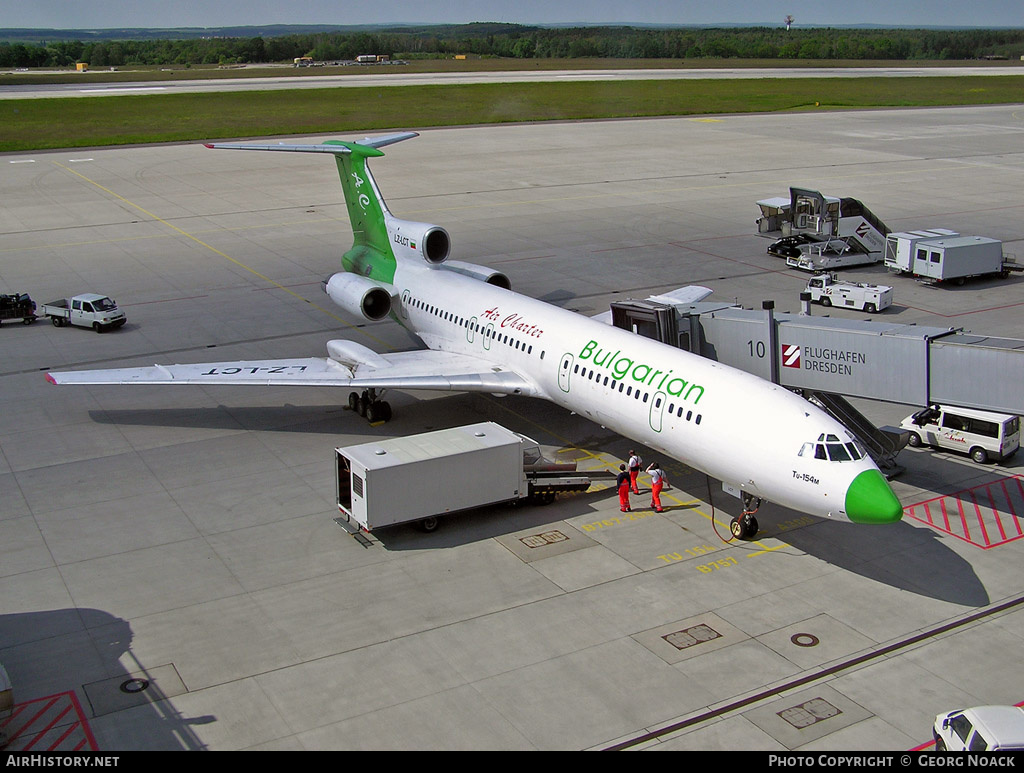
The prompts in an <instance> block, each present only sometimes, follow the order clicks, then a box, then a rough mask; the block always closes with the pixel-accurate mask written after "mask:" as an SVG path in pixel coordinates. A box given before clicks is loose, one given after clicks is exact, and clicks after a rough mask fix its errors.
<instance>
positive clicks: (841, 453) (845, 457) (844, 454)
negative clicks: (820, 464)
mask: <svg viewBox="0 0 1024 773" xmlns="http://www.w3.org/2000/svg"><path fill="white" fill-rule="evenodd" d="M830 437H831V436H830ZM828 458H829V459H830V460H832V461H833V462H848V461H850V452H849V451H847V450H846V446H844V445H843V444H842V443H829V444H828Z"/></svg>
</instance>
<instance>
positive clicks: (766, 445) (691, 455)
mask: <svg viewBox="0 0 1024 773" xmlns="http://www.w3.org/2000/svg"><path fill="white" fill-rule="evenodd" d="M394 285H395V288H396V290H397V295H398V298H399V303H398V304H397V306H396V309H395V312H394V313H395V315H396V317H397V318H398V319H399V321H400V322H401V323H402V324H403V325H405V326H406V327H407V328H409V329H410V330H411V331H412V332H414V333H416V334H417V335H418V336H419V337H420V338H421V339H422V340H423V342H424V343H425V344H426V345H427V346H428V347H429V348H431V349H438V350H443V351H450V352H456V353H461V354H471V355H475V356H476V357H480V358H483V359H486V360H489V361H491V362H493V363H494V364H495V367H496V368H502V369H504V368H508V369H512V370H514V371H515V372H517V373H519V374H521V375H523V376H524V377H526V378H527V379H529V380H530V381H532V382H533V383H535V384H536V388H537V392H536V396H539V397H544V398H546V399H549V400H551V401H553V402H555V403H557V404H558V405H561V406H563V407H565V408H567V409H569V410H572V411H576V412H578V413H580V414H582V415H584V416H587V417H588V418H590V419H591V420H593V421H595V422H597V423H599V424H601V425H604V426H607V427H609V428H611V429H613V430H614V431H616V432H618V433H620V434H622V435H625V436H628V437H630V438H632V439H634V440H636V441H637V442H638V443H642V444H644V445H645V446H647V447H649V448H651V449H654V450H656V451H657V452H659V453H663V454H665V455H666V456H670V457H672V458H674V459H677V460H679V461H681V462H683V463H685V464H687V465H689V466H691V467H693V468H695V469H698V470H700V471H702V472H704V473H706V474H708V475H710V476H712V477H714V478H717V479H719V480H721V481H724V482H727V483H731V484H733V485H735V486H738V487H739V488H741V489H742V490H743V491H745V492H747V493H749V494H750V495H752V496H754V497H759V498H765V499H769V500H771V501H774V502H776V503H778V504H782V505H786V506H789V507H792V508H794V509H797V510H800V511H802V512H807V513H812V514H815V515H819V516H824V517H834V518H841V519H845V517H846V513H845V511H844V506H845V505H844V497H845V495H846V492H847V489H848V488H849V486H850V483H851V481H853V479H854V478H856V477H857V476H858V475H859V474H860V473H861V472H863V471H864V470H869V469H875V470H877V467H876V466H875V465H874V463H873V462H872V461H871V460H870V458H868V457H866V456H862V457H861V458H856V459H850V460H849V461H841V462H837V461H829V460H828V459H827V458H825V459H823V458H815V454H814V452H813V448H814V445H815V444H816V443H818V442H819V441H820V442H824V441H825V438H826V437H827V436H833V437H834V438H835V439H836V440H840V439H841V440H842V442H847V443H852V436H851V435H850V434H849V432H848V431H847V430H846V429H845V428H844V427H843V426H842V425H841V424H840V423H839V422H837V421H836V420H835V419H833V418H832V417H830V416H828V415H827V414H825V413H824V412H822V411H821V410H820V409H818V408H817V407H816V406H814V405H812V404H810V403H808V402H807V401H806V400H804V399H802V398H800V397H799V396H797V395H794V394H793V393H791V392H789V391H788V390H786V389H784V388H782V387H779V386H777V385H775V384H771V383H769V382H767V381H764V380H763V379H759V378H757V377H755V376H753V375H750V374H748V373H745V372H743V371H739V370H736V369H734V368H731V367H728V366H725V365H721V364H719V363H716V362H713V361H711V360H708V359H705V358H703V357H700V356H697V355H695V354H692V353H690V352H686V351H683V350H680V349H677V348H674V347H671V346H668V345H666V344H662V343H659V342H657V341H653V340H650V339H647V338H643V337H642V336H639V335H636V334H634V333H631V332H629V331H626V330H621V329H618V328H615V327H612V326H610V325H606V324H604V323H602V322H599V321H597V320H594V319H590V318H588V317H584V316H582V315H579V314H576V313H574V312H570V311H566V310H564V309H560V308H558V307H556V306H552V305H550V304H547V303H544V302H542V301H538V300H535V299H532V298H529V297H526V296H523V295H520V294H518V293H514V292H511V291H508V290H503V289H501V288H498V287H493V286H491V285H488V284H485V283H483V282H480V281H477V280H474V279H471V278H468V277H465V276H462V275H459V274H456V273H454V272H450V271H445V270H443V269H441V268H438V267H433V266H427V265H426V264H417V263H408V262H404V261H400V263H399V267H398V270H397V271H396V274H395V280H394ZM808 444H810V445H809V446H808ZM808 448H810V449H811V450H810V452H808ZM801 452H803V453H801ZM819 453H820V452H819Z"/></svg>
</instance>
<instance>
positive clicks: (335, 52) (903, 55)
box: [0, 24, 1024, 67]
mask: <svg viewBox="0 0 1024 773" xmlns="http://www.w3.org/2000/svg"><path fill="white" fill-rule="evenodd" d="M165 34H172V33H165ZM361 54H385V55H388V56H391V57H392V58H395V59H419V58H435V57H451V56H454V55H456V54H465V55H471V56H481V57H509V58H518V59H549V58H559V59H572V58H581V57H588V58H607V59H707V58H716V59H720V58H721V59H811V60H813V59H852V60H872V59H876V60H882V59H884V60H967V59H980V58H986V57H989V58H1002V57H1005V58H1010V59H1019V58H1020V56H1021V55H1024V30H1019V29H989V30H986V29H948V30H947V29H846V28H843V29H833V28H809V29H801V28H793V29H790V30H786V29H784V28H782V27H779V28H771V27H752V28H717V29H716V28H692V27H688V28H674V29H667V28H637V27H581V28H572V29H551V28H540V27H528V26H520V25H506V24H468V25H457V26H450V27H449V26H437V27H433V26H431V27H422V28H401V29H394V30H380V31H373V32H367V31H360V32H322V33H305V34H287V35H280V36H267V37H264V36H255V37H252V36H249V37H204V38H194V37H193V38H180V39H176V38H172V37H163V38H158V39H147V40H138V39H123V40H117V39H111V40H106V39H104V40H85V41H83V40H62V41H56V42H43V43H25V42H0V67H69V66H73V65H74V64H75V63H76V62H87V63H89V64H90V65H91V66H93V67H121V66H126V65H164V66H168V65H186V66H188V65H209V64H259V63H271V62H291V61H292V60H293V59H295V58H296V57H300V56H311V57H312V58H313V59H315V60H317V61H338V60H350V59H355V57H357V56H359V55H361Z"/></svg>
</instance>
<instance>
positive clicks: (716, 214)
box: [0, 105, 1024, 752]
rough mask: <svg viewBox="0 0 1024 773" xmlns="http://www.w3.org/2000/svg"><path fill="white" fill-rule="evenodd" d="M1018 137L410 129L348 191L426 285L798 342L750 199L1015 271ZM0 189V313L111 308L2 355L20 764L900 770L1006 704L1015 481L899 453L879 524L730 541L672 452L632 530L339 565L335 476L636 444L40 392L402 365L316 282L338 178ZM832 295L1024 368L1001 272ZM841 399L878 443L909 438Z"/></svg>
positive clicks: (936, 455) (81, 157)
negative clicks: (999, 254) (286, 758)
mask: <svg viewBox="0 0 1024 773" xmlns="http://www.w3.org/2000/svg"><path fill="white" fill-rule="evenodd" d="M399 128H409V127H399ZM359 136H362V135H359ZM1022 137H1024V107H1022V106H1018V105H1010V106H995V107H984V108H953V109H921V110H873V111H863V112H828V113H820V114H818V113H805V114H784V115H746V116H722V117H709V116H704V117H700V118H666V119H648V120H635V121H628V120H627V121H604V122H593V123H572V124H537V125H516V126H495V127H487V128H456V129H442V130H429V131H424V132H423V135H422V136H421V137H420V138H418V139H415V140H412V141H409V142H405V143H402V144H401V145H397V146H393V147H390V148H387V149H386V153H387V155H386V157H385V158H381V159H376V160H374V162H373V169H374V174H375V176H376V178H377V181H378V183H379V185H380V187H381V190H382V191H383V193H384V195H385V197H386V198H387V200H388V203H389V205H390V208H391V209H392V211H393V212H394V213H395V214H396V215H397V216H399V217H403V218H407V219H412V220H418V221H427V222H434V223H438V224H440V225H443V226H444V227H445V228H447V229H448V230H449V232H450V233H451V235H452V239H453V244H454V254H453V257H455V258H457V259H461V260H470V261H474V262H478V263H482V264H486V265H490V266H495V267H498V268H500V269H501V270H503V271H504V272H505V273H507V274H508V275H509V276H510V277H511V279H512V281H513V286H514V287H515V288H516V289H517V290H519V291H520V292H524V293H526V294H529V295H532V296H535V297H539V298H543V299H545V300H548V301H550V302H552V303H555V304H558V305H562V306H565V307H569V308H573V309H575V310H577V311H579V312H581V313H583V314H597V313H599V312H601V311H604V310H606V309H607V308H608V304H609V303H610V302H611V301H613V300H615V299H622V298H627V297H636V298H642V297H646V296H647V295H649V294H652V293H654V292H657V291H663V290H665V289H670V288H674V287H679V286H683V285H688V284H702V285H706V286H709V287H711V288H712V289H713V290H714V291H715V295H714V296H712V298H716V299H719V300H726V301H734V300H735V301H737V302H739V303H741V304H743V305H745V306H748V307H755V308H759V307H760V303H761V301H763V300H768V299H771V300H774V301H775V302H776V308H777V309H778V310H780V311H798V310H799V301H798V295H799V292H800V290H801V289H802V288H803V286H804V284H805V283H806V280H807V275H806V274H803V273H800V272H796V271H793V270H788V269H786V268H785V265H784V263H783V262H782V261H780V260H779V259H777V258H773V257H770V256H768V255H766V254H765V247H766V246H767V241H766V240H765V239H764V238H761V237H759V236H757V235H756V228H755V225H754V221H755V219H756V217H757V216H758V215H759V212H758V210H757V207H756V205H755V202H756V201H757V200H759V199H763V198H768V197H770V196H779V195H786V194H787V193H788V188H789V186H790V185H798V186H803V187H809V188H813V189H817V190H821V191H822V192H824V193H826V194H830V195H840V196H852V197H855V198H858V199H860V200H862V201H863V202H864V203H865V204H866V205H867V206H868V207H870V208H871V209H872V210H873V211H874V212H875V213H876V214H877V215H879V217H881V218H882V219H883V220H884V221H885V222H886V224H887V225H888V226H889V227H890V228H892V229H894V230H913V229H918V228H930V227H941V228H951V229H954V230H957V231H959V232H961V233H964V234H978V235H984V236H990V237H994V238H997V239H1001V240H1003V242H1004V250H1005V251H1006V252H1008V253H1016V254H1017V255H1018V256H1020V257H1021V258H1024V250H1022V249H1021V247H1022V239H1024V228H1022V225H1021V223H1024V201H1022V199H1021V195H1020V191H1021V179H1022V173H1024V151H1022V149H1021V148H1022V144H1021V139H1022ZM307 139H309V140H312V141H316V140H320V139H326V138H319V137H318V138H296V141H306V140H307ZM0 165H3V168H4V174H3V176H2V177H0V193H2V195H0V234H2V235H3V237H2V240H0V292H27V293H30V294H31V295H32V297H33V298H34V299H35V300H36V301H37V303H43V302H47V301H49V300H51V299H52V298H57V297H60V296H63V295H68V294H74V293H78V292H85V291H95V292H101V293H106V294H109V295H111V296H112V297H114V298H115V299H116V300H117V301H118V302H119V304H120V305H121V306H122V307H123V308H124V309H125V310H126V312H127V315H128V324H127V325H126V326H125V327H124V328H122V329H121V330H119V331H115V332H111V333H108V334H103V335H96V334H95V333H93V332H92V331H90V330H85V329H79V328H55V327H52V326H51V325H49V324H43V323H42V322H37V323H36V324H34V325H30V326H22V325H20V324H16V323H10V322H8V323H5V324H3V325H2V328H3V329H2V330H0V343H2V347H3V348H2V351H3V353H4V357H3V360H2V362H0V662H2V663H3V665H4V666H5V667H6V669H7V671H8V672H9V674H10V676H11V678H12V680H13V682H14V685H15V691H16V693H15V699H16V702H17V703H18V707H19V713H17V714H16V715H15V717H14V719H12V720H11V721H9V722H8V723H7V724H6V726H5V730H6V731H7V733H8V735H9V736H11V741H10V745H9V747H8V748H9V749H11V750H17V749H26V748H32V749H33V750H34V751H39V750H40V749H48V748H49V749H54V750H69V749H71V748H79V749H86V750H89V749H95V750H99V751H103V752H114V751H118V750H130V749H210V750H214V749H253V750H258V749H281V750H292V749H294V750H300V749H332V750H335V749H337V750H348V749H543V750H548V749H610V748H631V749H759V750H775V751H787V750H800V751H816V750H889V751H906V750H911V749H916V748H919V747H922V746H926V745H927V744H928V743H929V742H930V740H931V735H930V728H931V723H932V721H933V719H934V717H935V715H936V714H937V713H939V712H941V711H946V710H949V709H952V708H956V707H963V706H969V705H978V704H989V703H994V704H1005V703H1018V702H1021V701H1024V671H1022V670H1021V669H1020V668H1018V667H1017V664H1018V662H1019V655H1018V652H1019V650H1020V647H1021V644H1022V639H1024V613H1022V611H1021V604H1022V603H1024V594H1022V590H1021V581H1020V578H1021V574H1020V572H1021V570H1020V567H1021V558H1022V554H1024V540H1022V539H1020V537H1021V535H1022V534H1024V529H1022V523H1024V504H1022V503H1021V496H1020V494H1019V493H1018V492H1021V493H1024V488H1021V479H1020V477H1019V476H1020V473H1021V472H1022V469H1021V463H1020V462H1021V455H1018V456H1017V457H1014V458H1013V459H1011V460H1009V461H1008V462H1007V463H1005V464H1001V465H993V464H987V465H977V464H975V463H973V462H972V461H970V460H969V459H968V458H967V457H966V456H958V455H955V454H951V453H946V452H934V451H929V450H917V449H914V450H911V449H907V450H905V451H903V452H902V453H901V455H900V459H899V461H900V462H901V464H903V465H904V466H905V467H906V471H905V472H904V473H903V474H902V475H901V476H900V477H899V478H897V479H896V480H895V481H894V484H893V485H894V490H895V491H896V493H897V494H898V496H899V497H900V499H901V501H902V502H903V503H904V505H905V507H906V508H907V515H906V517H905V518H904V520H903V521H902V522H901V523H899V524H896V525H892V526H887V527H864V526H854V525H849V524H842V523H832V522H826V521H823V520H819V519H815V518H811V517H809V516H803V515H801V514H799V513H794V512H792V511H788V510H786V509H784V508H780V507H777V506H775V505H772V504H767V505H765V506H764V507H762V509H761V511H760V512H759V513H758V520H759V522H760V525H761V532H760V533H759V535H758V539H757V540H756V541H753V542H745V543H737V542H735V541H731V542H726V541H725V540H726V539H727V537H728V521H729V518H730V517H731V516H733V515H735V514H736V513H737V512H738V509H739V508H738V503H737V501H736V500H734V499H732V498H731V497H728V496H727V495H726V494H724V493H723V492H722V490H721V488H720V486H719V485H718V484H717V483H715V482H713V481H711V482H709V481H706V480H705V479H704V477H703V476H701V475H698V474H696V473H695V472H694V471H692V470H687V469H685V468H683V467H682V466H681V465H679V464H678V463H676V462H673V461H672V460H667V459H666V460H659V461H662V463H663V466H665V467H666V468H667V471H668V477H669V479H670V481H671V482H672V484H673V489H672V490H671V491H670V492H667V495H666V494H663V501H664V502H666V504H667V507H668V509H667V512H666V513H663V514H655V513H654V512H653V511H651V510H648V509H645V505H646V504H647V500H646V496H645V495H646V491H644V492H643V493H642V494H641V495H640V496H639V497H635V498H634V505H635V507H634V512H633V513H632V514H631V516H632V517H630V518H629V519H628V520H627V519H625V518H623V517H621V516H622V514H621V513H619V511H618V508H617V506H616V499H615V496H614V494H613V492H612V491H611V490H610V489H607V488H602V487H601V486H595V488H594V489H592V490H591V491H590V492H588V493H586V494H582V495H576V496H570V497H564V498H559V500H558V501H556V502H555V503H554V504H551V505H549V506H544V507H535V508H530V507H526V508H508V507H492V508H486V509H482V510H478V511H473V512H467V513H462V514H458V515H453V516H449V517H447V518H445V519H444V520H443V521H442V525H441V527H440V529H439V530H438V531H437V532H434V533H431V534H424V533H421V532H419V531H417V530H416V529H415V528H412V527H405V526H399V527H395V528H393V529H391V530H387V531H381V532H376V531H375V532H374V533H373V534H372V535H369V536H366V535H363V536H362V537H359V538H357V537H354V536H353V535H351V534H350V533H349V532H348V531H346V530H345V529H344V528H342V527H341V526H340V525H338V524H337V523H336V522H335V520H334V519H335V518H336V517H337V515H338V513H337V509H336V507H335V502H334V495H335V483H334V472H333V469H332V463H333V454H334V448H335V447H336V446H340V445H347V444H352V443H357V442H362V441H365V440H369V439H373V438H381V437H393V436H402V435H411V434H414V433H418V432H423V431H427V430H431V429H437V428H443V427H449V426H456V425H460V424H466V423H471V422H475V421H482V420H494V421H498V422H500V423H501V424H504V425H505V426H508V427H510V428H512V429H514V430H517V431H520V432H523V433H525V434H527V435H530V436H532V437H534V438H536V439H537V440H538V441H540V442H541V443H542V444H543V446H544V447H545V449H546V451H547V453H548V454H549V455H551V456H556V457H557V458H559V459H575V460H577V461H578V463H579V465H580V466H581V467H582V468H585V469H595V470H598V469H600V470H605V469H613V468H615V467H617V465H618V463H619V461H621V460H623V459H624V458H625V455H626V453H627V450H628V449H629V448H630V447H631V442H630V441H629V440H628V439H626V438H622V437H618V436H616V435H613V434H611V433H609V432H607V431H606V430H604V429H602V428H601V427H599V426H597V425H595V424H592V423H590V422H588V421H586V420H584V419H583V418H581V417H579V416H575V415H572V414H568V413H566V412H565V411H563V410H561V409H558V408H555V407H553V406H551V405H549V404H546V403H543V402H540V401H532V400H528V399H517V398H504V399H498V398H494V397H490V396H483V395H451V394H440V393H400V392H394V393H390V394H389V400H390V402H391V403H392V406H393V408H394V411H395V417H394V419H393V420H392V421H391V422H389V423H387V424H383V425H379V426H370V425H368V424H367V423H366V421H365V420H364V419H361V418H359V417H358V416H356V415H354V414H353V413H352V412H351V411H349V410H348V409H347V408H346V407H345V403H346V397H347V393H346V392H342V391H340V390H326V389H325V390H317V389H301V388H255V387H253V388H243V387H219V388H218V387H209V388H205V387H180V388H175V387H136V388H131V387H54V386H51V385H49V384H47V383H46V382H45V381H44V378H43V375H44V373H45V372H46V371H48V370H58V369H60V370H63V369H69V368H77V367H81V368H97V367H117V366H132V365H148V364H153V363H173V362H202V361H207V360H210V361H212V360H218V361H223V360H229V359H255V358H267V357H284V356H292V355H302V356H313V355H317V356H319V355H322V354H323V353H324V352H325V345H326V342H327V341H328V340H330V339H332V338H351V339H353V340H355V341H358V342H360V343H363V344H366V345H367V346H370V347H372V348H374V349H376V350H378V351H386V350H398V349H404V348H409V347H411V346H413V345H414V344H415V342H414V341H412V340H411V339H410V338H409V337H408V336H407V335H406V334H405V333H404V332H403V331H402V329H401V328H399V327H398V326H397V325H396V324H394V323H379V324H361V323H359V322H357V321H355V320H353V319H351V318H349V317H347V316H346V315H345V314H344V313H343V312H341V311H340V310H338V309H336V308H335V307H333V306H332V305H331V304H330V302H329V301H328V300H327V298H326V296H324V295H323V293H322V291H321V289H320V281H321V280H322V279H323V278H324V277H326V276H327V275H329V274H331V273H333V272H334V271H336V270H337V269H338V267H339V257H340V255H341V253H342V252H343V251H344V250H345V249H347V247H348V246H349V244H350V242H351V235H350V231H349V227H348V220H347V215H346V212H345V207H344V205H343V202H342V196H341V190H340V187H339V185H338V181H337V177H336V171H335V168H334V165H333V164H332V163H331V162H330V160H328V159H325V158H321V157H319V156H310V155H301V154H275V153H266V154H260V153H251V154H240V153H227V152H220V151H214V150H208V149H205V148H203V147H202V146H201V145H171V146H158V147H147V148H115V149H109V150H88V151H77V150H76V151H67V152H50V153H39V154H27V155H6V156H3V157H0ZM843 275H844V276H845V277H846V278H850V279H856V280H858V281H872V282H880V283H885V284H890V285H892V286H894V288H895V304H894V307H893V308H892V309H890V310H888V311H886V312H885V313H884V315H883V316H884V318H885V319H889V320H891V321H893V322H898V323H904V324H907V323H918V324H921V325H927V326H933V327H934V326H940V327H945V326H948V327H958V328H959V327H962V328H964V329H967V330H971V331H973V332H975V333H989V334H992V335H998V336H1008V337H1015V338H1020V339H1024V316H1022V315H1021V313H1020V311H1021V307H1022V305H1024V292H1022V287H1024V279H1022V277H1021V276H1020V275H1013V276H1011V277H1010V278H1009V279H1004V280H1000V279H996V280H983V281H976V282H970V283H968V284H966V285H964V286H963V287H951V288H935V287H926V286H923V285H920V284H918V283H916V282H914V281H912V280H910V279H907V278H903V277H890V276H889V275H887V274H886V273H885V271H884V269H883V268H882V267H881V266H873V267H867V268H862V269H857V270H851V271H847V272H843ZM815 313H820V312H817V311H816V312H815ZM831 313H832V315H833V316H837V317H851V318H861V317H863V316H864V315H861V314H857V313H856V312H850V311H845V310H836V309H833V310H831ZM964 377H965V378H978V379H994V378H999V374H996V373H993V374H964ZM858 407H860V408H861V409H862V410H863V411H864V412H865V413H866V414H867V415H868V416H869V417H870V418H871V419H873V420H874V421H875V422H876V423H877V424H879V425H884V424H896V423H898V422H899V420H900V419H901V418H902V417H903V416H905V415H906V414H908V413H910V412H911V410H912V409H913V408H914V406H902V405H896V404H891V403H880V402H867V401H860V402H858ZM756 431H757V428H756V427H752V428H751V432H756ZM640 451H641V454H642V455H644V456H645V457H646V458H647V461H653V457H652V455H651V454H650V452H647V453H645V452H644V450H643V449H640ZM742 452H743V450H742V449H741V448H738V449H736V453H737V454H738V455H741V454H742ZM459 478H460V471H459V470H452V476H451V485H453V486H457V485H459ZM641 480H642V482H643V483H644V484H646V485H645V486H644V487H643V488H644V489H646V487H647V485H649V482H648V481H646V480H645V479H643V478H642V479H641ZM602 485H604V484H602ZM923 503H930V505H929V506H928V507H925V506H924V504H923ZM954 508H957V509H954ZM940 511H941V512H944V513H947V514H948V513H956V514H957V515H956V518H959V519H960V525H961V526H964V527H965V528H964V529H961V530H958V529H957V528H956V527H957V524H956V523H951V522H950V521H942V520H941V519H940V518H938V516H937V515H936V513H938V512H940ZM954 520H955V519H954ZM929 521H930V522H929Z"/></svg>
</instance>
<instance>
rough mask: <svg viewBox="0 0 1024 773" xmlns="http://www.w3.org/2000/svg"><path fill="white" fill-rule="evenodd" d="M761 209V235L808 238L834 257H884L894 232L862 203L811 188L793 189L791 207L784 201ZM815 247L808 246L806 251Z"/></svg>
mask: <svg viewBox="0 0 1024 773" xmlns="http://www.w3.org/2000/svg"><path fill="white" fill-rule="evenodd" d="M758 205H759V206H760V207H761V212H762V217H761V218H760V219H759V220H758V231H759V233H762V234H764V235H768V234H772V233H779V234H781V235H782V236H792V235H795V234H805V235H807V236H808V237H810V238H811V239H812V241H813V242H822V243H825V244H826V245H828V247H827V249H829V250H830V251H831V252H833V253H835V254H842V253H845V252H854V253H865V254H874V253H878V254H879V255H881V253H882V252H883V251H884V249H885V237H886V236H887V235H888V234H889V232H890V230H891V229H890V228H889V227H888V226H886V224H885V223H883V222H882V221H881V220H880V219H879V218H878V216H877V215H875V214H874V213H873V212H872V211H871V210H870V209H868V208H867V207H865V206H864V204H863V203H862V202H860V201H859V200H857V199H854V198H849V197H845V198H837V197H835V196H826V195H824V194H822V193H821V192H820V191H813V190H810V189H809V188H790V189H789V203H788V204H786V202H785V199H783V198H776V199H765V200H764V201H760V202H758ZM776 229H777V230H776ZM814 246H815V245H814V244H811V245H808V246H807V247H805V250H808V251H809V250H810V249H811V248H813V247H814Z"/></svg>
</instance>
